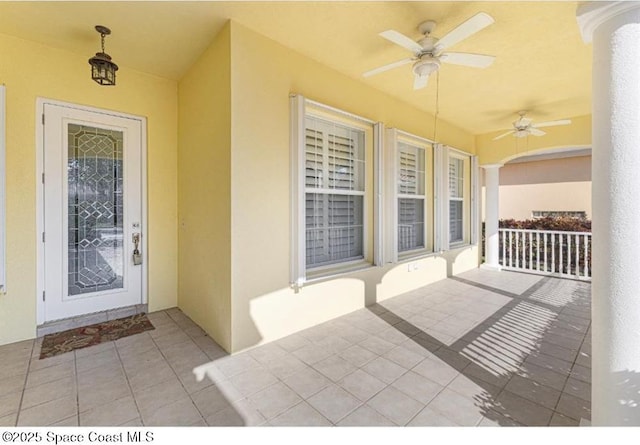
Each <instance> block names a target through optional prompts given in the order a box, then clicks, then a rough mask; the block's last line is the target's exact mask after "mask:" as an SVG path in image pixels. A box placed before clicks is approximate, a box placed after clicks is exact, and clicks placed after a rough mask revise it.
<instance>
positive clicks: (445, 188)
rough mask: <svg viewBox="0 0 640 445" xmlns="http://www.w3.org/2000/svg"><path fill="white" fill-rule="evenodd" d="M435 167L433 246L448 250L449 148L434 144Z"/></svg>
mask: <svg viewBox="0 0 640 445" xmlns="http://www.w3.org/2000/svg"><path fill="white" fill-rule="evenodd" d="M434 166H435V175H434V176H435V179H434V180H435V187H434V189H435V194H436V203H435V206H434V207H435V217H436V221H435V246H434V250H435V251H436V252H437V251H445V250H449V193H450V192H449V147H447V146H445V145H442V144H436V145H435V147H434Z"/></svg>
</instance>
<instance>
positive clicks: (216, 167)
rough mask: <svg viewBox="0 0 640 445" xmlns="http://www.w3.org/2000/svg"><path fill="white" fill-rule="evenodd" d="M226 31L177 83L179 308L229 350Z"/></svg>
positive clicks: (229, 181)
mask: <svg viewBox="0 0 640 445" xmlns="http://www.w3.org/2000/svg"><path fill="white" fill-rule="evenodd" d="M229 37H230V35H229V26H228V25H227V26H225V28H224V29H223V30H222V31H221V32H220V33H219V34H218V36H217V37H216V38H215V40H214V41H213V43H212V44H211V45H210V46H209V48H208V49H207V50H206V51H205V53H204V54H203V55H202V56H201V57H200V58H199V59H198V61H197V62H196V63H195V64H194V65H193V66H192V67H191V69H190V70H189V72H188V73H187V74H186V75H185V76H184V77H183V78H182V79H181V80H180V82H179V85H178V97H179V125H178V129H179V147H180V150H179V157H178V165H179V167H178V169H179V205H178V207H179V219H180V231H179V241H180V243H179V245H180V249H179V250H180V252H179V277H180V279H179V289H180V291H179V295H180V296H179V299H178V303H179V306H180V308H181V309H182V310H183V311H184V312H185V313H186V314H187V315H188V316H189V317H191V318H192V319H193V320H194V321H195V322H196V323H198V324H199V325H200V326H202V327H203V328H204V329H205V330H206V331H207V332H208V333H209V335H211V336H212V337H213V338H214V339H215V340H216V341H217V342H218V343H219V344H220V345H221V346H222V347H223V348H225V349H227V350H230V348H231V261H230V259H231V108H230V107H231V83H230V81H231V79H230V40H229Z"/></svg>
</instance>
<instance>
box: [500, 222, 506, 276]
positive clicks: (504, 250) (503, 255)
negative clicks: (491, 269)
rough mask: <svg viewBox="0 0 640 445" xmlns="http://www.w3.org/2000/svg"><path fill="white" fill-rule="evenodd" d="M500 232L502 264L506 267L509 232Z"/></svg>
mask: <svg viewBox="0 0 640 445" xmlns="http://www.w3.org/2000/svg"><path fill="white" fill-rule="evenodd" d="M498 232H499V233H501V234H502V266H503V267H504V266H506V265H507V250H506V247H507V232H504V231H502V230H499V231H498Z"/></svg>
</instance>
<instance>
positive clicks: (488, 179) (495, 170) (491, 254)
mask: <svg viewBox="0 0 640 445" xmlns="http://www.w3.org/2000/svg"><path fill="white" fill-rule="evenodd" d="M481 167H482V168H483V169H484V188H485V204H484V205H485V209H484V237H485V241H484V263H483V264H482V265H481V266H480V267H482V268H483V269H490V270H500V269H501V266H500V238H499V236H500V234H499V233H498V221H499V219H500V211H499V210H500V207H499V200H500V167H502V164H491V165H481Z"/></svg>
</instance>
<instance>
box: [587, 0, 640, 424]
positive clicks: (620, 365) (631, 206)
mask: <svg viewBox="0 0 640 445" xmlns="http://www.w3.org/2000/svg"><path fill="white" fill-rule="evenodd" d="M577 17H578V23H579V25H580V28H581V31H582V36H583V38H584V40H585V41H586V42H590V41H593V103H592V109H593V112H592V118H593V130H592V133H593V136H592V143H593V151H592V153H593V154H592V167H591V168H592V181H593V182H592V187H593V195H592V200H593V256H592V258H593V270H592V273H593V281H592V338H593V351H592V354H593V355H592V386H591V387H592V390H591V391H592V397H591V409H592V414H591V416H592V425H594V426H600V425H603V426H604V425H640V406H639V403H640V400H639V398H638V391H639V388H640V291H639V289H640V62H639V61H640V2H594V3H585V4H583V5H582V6H580V7H579V8H578V13H577Z"/></svg>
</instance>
